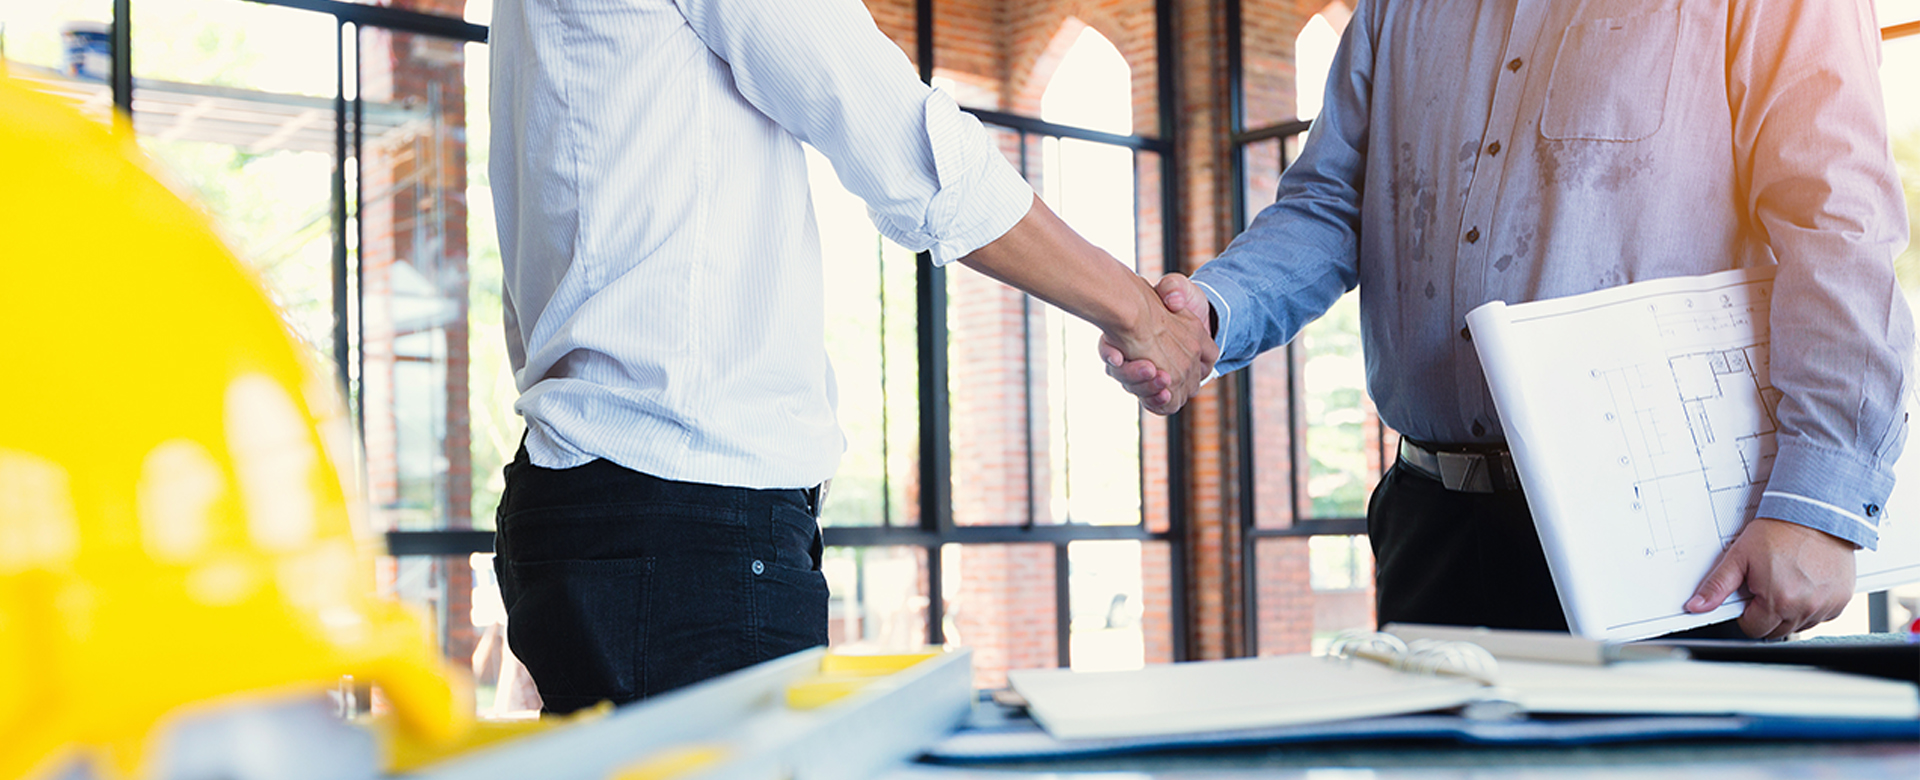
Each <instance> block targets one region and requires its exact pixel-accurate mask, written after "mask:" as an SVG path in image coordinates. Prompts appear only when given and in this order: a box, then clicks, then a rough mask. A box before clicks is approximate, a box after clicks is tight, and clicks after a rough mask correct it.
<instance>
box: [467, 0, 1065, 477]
mask: <svg viewBox="0 0 1920 780" xmlns="http://www.w3.org/2000/svg"><path fill="white" fill-rule="evenodd" d="M491 38H492V40H491V49H492V51H491V56H492V62H491V68H492V89H493V95H492V106H491V118H492V143H493V145H492V159H491V160H490V164H489V168H488V170H489V173H490V175H491V177H492V184H493V195H494V203H495V210H496V214H497V219H498V224H499V233H500V248H501V256H502V259H503V261H504V263H505V273H506V275H505V285H504V287H505V298H506V340H507V350H508V354H509V357H510V358H511V360H512V366H513V370H514V378H515V381H516V382H517V384H518V386H519V389H520V393H521V395H520V398H519V400H518V401H517V403H515V405H514V408H515V409H516V410H517V411H519V413H520V414H521V415H523V416H524V417H525V418H526V420H527V426H528V433H527V441H526V446H527V450H528V454H529V456H530V457H531V458H532V461H533V462H534V463H535V464H537V465H540V466H545V467H549V468H564V467H569V466H575V465H579V464H582V463H585V462H587V461H589V460H592V459H595V458H604V459H607V460H610V461H613V462H615V463H618V464H620V465H622V466H625V467H627V468H630V469H635V470H638V471H642V472H646V473H649V474H652V475H655V476H659V477H664V478H667V479H674V480H681V481H690V482H701V483H707V484H718V485H732V486H743V487H755V488H791V487H805V486H811V485H815V484H818V483H820V482H821V481H822V480H825V479H827V478H828V477H830V476H832V474H833V472H834V470H835V469H836V468H837V466H838V463H839V458H840V454H841V452H842V451H843V450H844V449H845V439H844V438H843V437H842V435H841V432H840V429H839V426H838V422H837V420H836V418H835V413H834V404H835V391H834V385H833V373H832V368H831V367H830V366H829V365H828V362H827V356H826V350H825V345H824V336H823V329H824V313H823V311H822V308H823V305H824V304H823V284H824V283H823V281H822V272H821V263H822V258H821V250H820V242H819V235H818V229H817V228H816V227H815V224H814V218H813V208H812V203H811V201H810V198H809V194H808V182H807V174H806V161H805V157H804V152H803V149H802V146H801V144H802V142H805V143H807V144H811V145H812V146H814V147H815V148H817V149H818V150H820V152H821V153H822V154H824V155H825V156H826V157H827V158H828V159H829V160H830V161H831V162H832V163H833V167H834V170H835V172H836V174H837V175H838V177H839V179H840V181H841V183H842V184H844V185H845V186H846V187H847V189H848V190H850V191H852V192H853V193H854V194H856V195H858V196H860V197H861V198H862V199H863V200H864V201H865V202H866V203H867V205H868V207H869V208H870V210H871V216H872V218H873V221H874V224H875V225H876V226H877V227H878V228H879V230H880V232H881V233H883V234H885V235H886V236H887V237H888V238H890V239H892V240H893V241H894V242H896V243H899V244H901V245H903V246H905V247H907V248H908V249H912V250H916V251H919V250H930V251H931V252H932V254H933V259H934V261H935V262H936V263H945V262H948V261H951V260H953V259H956V258H959V257H961V256H963V255H966V254H968V253H971V252H972V251H973V250H975V249H977V248H979V247H981V246H983V245H985V244H987V243H989V242H991V241H992V240H994V239H996V238H998V237H1000V236H1001V235H1002V234H1004V233H1006V231H1007V230H1009V229H1010V228H1011V227H1012V226H1013V225H1014V224H1015V223H1016V222H1018V221H1019V220H1020V219H1021V218H1022V217H1024V216H1025V215H1026V213H1027V210H1028V208H1029V207H1030V206H1031V205H1032V202H1033V189H1032V188H1031V187H1030V186H1028V185H1027V184H1026V182H1025V181H1024V180H1022V179H1021V178H1020V176H1019V174H1017V173H1016V172H1014V170H1013V168H1012V167H1011V166H1010V165H1008V163H1007V161H1006V159H1005V158H1004V157H1003V156H1002V155H1001V154H1000V153H999V152H998V150H997V149H996V148H995V147H994V146H993V145H992V144H991V143H990V141H989V138H988V136H987V135H986V132H985V130H984V129H982V128H981V126H980V124H979V122H978V121H976V120H975V119H974V118H973V117H971V116H969V115H967V114H965V113H963V112H961V111H960V110H959V107H958V106H956V105H955V104H954V102H953V100H952V99H951V98H949V97H948V96H947V95H946V94H945V93H942V92H938V91H934V90H931V89H929V88H928V87H927V86H926V85H924V84H922V83H921V82H920V81H918V80H917V79H916V78H915V71H914V68H913V66H912V65H911V64H910V63H909V62H908V60H907V58H906V55H905V54H904V53H903V52H901V50H900V49H899V47H897V46H896V45H895V44H894V43H893V42H892V41H891V40H889V39H888V38H887V37H886V36H885V35H883V34H882V33H881V32H880V31H879V30H878V29H877V28H876V27H875V26H874V22H873V18H872V17H871V16H870V15H869V14H868V12H867V9H866V8H865V7H864V6H862V5H861V4H860V3H859V2H858V0H809V2H805V3H770V2H761V1H760V0H499V2H497V3H495V5H494V18H493V26H492V33H491ZM869 260H870V258H869Z"/></svg>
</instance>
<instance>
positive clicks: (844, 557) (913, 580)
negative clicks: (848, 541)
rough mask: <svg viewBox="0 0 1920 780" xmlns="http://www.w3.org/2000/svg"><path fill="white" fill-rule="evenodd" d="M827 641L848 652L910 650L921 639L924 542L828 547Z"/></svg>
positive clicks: (924, 631)
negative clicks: (907, 544) (907, 545)
mask: <svg viewBox="0 0 1920 780" xmlns="http://www.w3.org/2000/svg"><path fill="white" fill-rule="evenodd" d="M820 570H821V571H822V572H823V573H825V574H826V577H827V591H828V593H829V594H830V595H829V599H830V600H829V601H828V602H827V636H828V639H827V643H828V644H829V645H831V646H833V647H835V648H839V649H845V650H851V651H854V652H867V651H872V652H888V651H910V650H916V649H918V648H921V647H924V646H926V644H927V550H926V548H924V547H829V548H827V550H826V553H825V554H824V555H823V556H822V558H821V563H820Z"/></svg>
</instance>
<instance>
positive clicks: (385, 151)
mask: <svg viewBox="0 0 1920 780" xmlns="http://www.w3.org/2000/svg"><path fill="white" fill-rule="evenodd" d="M357 42H358V45H359V47H360V51H359V54H360V57H359V60H360V64H361V68H362V70H361V71H360V74H359V80H358V83H359V85H360V89H361V92H360V98H361V99H362V100H363V101H364V102H365V104H366V111H367V115H368V121H367V123H366V126H365V127H364V128H363V134H362V139H361V142H360V152H361V157H360V159H359V161H358V163H359V164H358V166H357V171H358V172H359V174H360V177H361V178H360V179H359V180H358V181H357V182H356V183H355V184H356V185H357V186H356V188H357V190H358V192H359V193H361V195H362V197H364V198H365V200H364V201H363V202H362V203H361V204H360V207H359V208H358V209H357V210H356V211H355V214H356V215H357V216H358V217H359V220H358V223H357V224H356V225H354V226H353V230H352V231H351V232H352V233H353V234H354V235H355V236H356V237H357V238H358V239H359V241H360V243H359V245H358V250H359V251H358V253H357V257H356V258H355V259H356V260H357V261H358V263H359V268H360V270H359V272H360V274H361V278H362V284H363V298H364V301H365V306H366V311H365V322H366V328H365V332H364V333H362V334H361V345H362V349H363V362H364V373H363V374H362V392H363V395H362V398H361V399H360V400H361V402H362V405H363V409H364V413H365V420H364V424H365V427H366V450H367V469H368V477H369V486H370V493H371V497H372V500H373V504H374V506H375V509H376V516H377V517H378V518H379V519H380V520H381V521H382V522H383V523H385V525H386V527H405V528H409V529H429V528H471V527H473V519H474V513H473V497H474V491H473V484H472V482H473V478H472V475H473V465H474V464H473V448H472V426H471V421H470V416H471V413H472V410H471V406H470V404H471V401H472V395H471V393H470V390H469V388H470V384H469V382H470V378H471V374H470V372H471V371H472V369H473V365H472V363H473V360H472V358H473V355H472V350H473V348H474V346H475V345H476V344H483V343H484V344H486V345H488V347H487V348H489V349H491V348H492V346H491V345H492V344H493V343H494V342H495V341H497V340H498V338H499V330H498V329H497V328H495V329H493V330H490V331H488V332H485V333H481V334H476V333H475V332H474V331H473V329H472V325H473V323H472V322H471V321H470V320H469V311H470V306H471V305H472V303H473V293H472V289H471V286H470V284H469V259H470V254H471V253H470V246H469V243H468V236H469V233H468V230H469V214H468V204H469V196H470V193H469V191H468V182H467V179H468V171H469V170H470V161H469V156H468V150H469V143H470V141H471V140H472V139H473V138H474V134H473V133H470V132H468V128H467V126H466V123H467V121H468V117H469V113H470V112H469V108H468V101H467V93H466V84H467V78H468V71H469V65H468V62H467V57H468V56H469V49H468V45H467V44H464V43H462V42H459V41H454V40H450V39H445V38H438V37H434V36H424V35H414V34H411V33H403V32H395V31H391V30H386V29H380V28H364V29H361V30H360V31H359V35H358V38H357ZM472 54H473V55H474V56H476V57H483V56H484V50H482V49H480V48H478V47H474V48H473V49H472ZM480 72H482V71H479V70H476V71H475V76H476V77H477V76H478V75H479V73H480ZM376 116H386V117H389V118H390V119H394V120H401V119H402V118H403V117H404V121H391V122H376V121H375V120H374V117H376ZM486 235H487V237H488V239H491V237H492V231H491V230H490V229H488V230H487V231H486ZM483 251H495V252H497V250H490V249H486V250H483ZM489 308H491V307H489ZM487 316H489V317H493V318H497V317H498V313H497V311H489V312H488V315H487ZM495 321H496V322H497V321H498V320H497V319H495ZM482 339H484V341H483V340H482ZM502 349H504V348H503V347H502ZM495 365H497V362H495ZM487 519H488V520H489V521H490V520H491V517H490V516H489V517H488V518H487Z"/></svg>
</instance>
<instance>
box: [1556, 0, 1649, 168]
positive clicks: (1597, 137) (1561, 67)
mask: <svg viewBox="0 0 1920 780" xmlns="http://www.w3.org/2000/svg"><path fill="white" fill-rule="evenodd" d="M1679 30H1680V9H1679V7H1678V6H1677V5H1675V6H1670V7H1668V8H1664V9H1662V10H1660V11H1656V12H1654V13H1649V14H1641V15H1636V16H1615V17H1609V18H1601V19H1589V20H1583V21H1579V22H1577V23H1575V24H1574V25H1573V26H1572V27H1569V28H1568V29H1567V31H1566V34H1565V35H1564V36H1563V37H1562V38H1561V40H1560V51H1559V53H1558V54H1556V55H1555V56H1554V61H1553V77H1552V79H1551V81H1549V82H1548V84H1547V100H1546V108H1545V109H1544V112H1543V115H1542V116H1541V118H1540V133H1541V135H1544V136H1546V137H1547V138H1550V139H1554V140H1574V139H1579V140H1590V141H1638V140H1640V139H1643V138H1646V137H1648V136H1651V135H1653V134H1654V133H1655V132H1658V131H1659V130H1660V124H1661V121H1662V119H1663V118H1664V115H1665V113H1666V104H1667V85H1668V82H1669V81H1670V80H1671V79H1672V77H1673V63H1674V60H1675V58H1676V57H1677V56H1678V46H1677V42H1678V38H1679Z"/></svg>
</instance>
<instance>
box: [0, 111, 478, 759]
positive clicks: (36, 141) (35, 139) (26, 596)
mask: <svg viewBox="0 0 1920 780" xmlns="http://www.w3.org/2000/svg"><path fill="white" fill-rule="evenodd" d="M144 164H145V162H144V159H143V158H142V157H141V156H140V154H139V153H138V152H137V151H136V150H135V149H134V148H133V146H132V141H131V134H129V133H124V132H122V133H117V134H110V133H108V132H107V130H106V128H104V127H101V126H99V125H97V124H94V123H92V122H90V121H88V120H86V119H84V118H82V117H81V116H80V115H78V114H77V113H75V112H74V111H72V110H70V109H69V108H67V107H65V106H62V105H60V104H57V103H55V102H54V101H53V100H51V99H49V98H46V97H44V96H42V95H40V94H37V93H34V92H31V91H29V90H28V89H26V88H24V87H22V86H20V85H18V84H15V83H12V82H10V81H9V80H8V79H6V78H5V77H3V76H0V171H4V176H3V177H0V334H4V336H0V338H3V339H4V342H3V343H4V344H5V346H4V347H0V364H4V366H5V373H4V375H0V413H3V414H4V415H5V417H4V419H0V735H4V736H0V778H13V777H22V776H34V775H40V774H44V773H50V772H52V771H55V770H56V769H58V768H60V767H61V766H63V765H64V764H65V762H67V761H69V760H71V759H73V758H75V757H78V756H81V755H87V756H89V757H103V756H100V755H99V754H100V753H101V752H105V753H106V754H107V756H104V757H108V758H109V759H110V760H108V761H106V762H103V764H102V765H97V766H96V769H101V770H108V771H118V772H121V773H123V774H135V773H137V772H138V770H139V768H140V766H141V761H142V758H141V755H142V753H143V752H144V751H145V749H146V748H145V743H146V742H147V739H148V735H149V734H150V733H151V732H153V730H154V729H155V726H156V725H158V724H160V723H161V722H162V721H163V720H164V719H165V718H166V717H167V715H168V714H169V713H170V712H175V711H177V710H179V709H180V708H181V707H183V705H188V704H192V703H198V702H207V701H220V700H227V699H230V698H231V697H234V696H236V695H255V696H258V695H263V694H288V693H305V694H307V695H312V694H313V693H314V692H317V691H320V690H323V689H327V688H330V687H332V686H334V685H335V684H337V683H338V681H339V680H340V677H341V676H342V675H345V674H352V675H354V676H355V678H356V679H360V680H368V679H370V680H372V681H374V682H375V683H377V684H379V685H380V686H381V688H382V689H383V691H384V692H385V693H386V696H387V699H388V700H389V701H390V702H391V703H392V706H393V710H394V714H395V715H396V716H397V719H398V721H399V725H400V726H401V727H402V728H403V729H404V730H407V731H410V732H411V733H412V735H413V736H414V737H416V738H421V739H425V740H427V741H429V742H433V741H443V740H448V739H451V738H452V737H454V736H455V735H456V733H457V732H458V731H459V730H461V729H462V728H464V725H465V723H466V720H465V717H463V713H471V705H470V704H469V703H468V701H467V700H466V698H463V691H464V690H465V689H464V687H463V683H460V682H458V681H459V680H460V678H459V677H457V676H454V673H453V672H451V671H450V670H449V669H448V668H447V666H446V664H444V663H443V662H442V660H441V659H440V657H439V655H438V653H437V652H435V650H434V648H433V645H432V640H431V638H430V636H429V635H428V633H427V632H426V631H425V629H424V628H423V627H422V624H421V623H420V621H418V620H416V619H414V618H413V617H412V616H411V615H410V614H407V613H405V612H404V611H403V610H402V608H401V607H400V605H398V604H397V603H393V602H389V601H381V600H377V599H376V598H374V597H373V595H372V590H373V576H372V569H371V564H372V561H371V558H369V557H368V556H366V555H365V551H366V550H367V548H368V545H367V544H365V542H366V541H367V540H366V538H365V537H364V536H363V537H362V538H360V540H359V541H358V542H357V541H356V535H355V533H354V530H353V528H352V525H353V524H352V522H351V521H350V518H349V515H350V514H354V515H358V511H357V510H355V511H352V512H350V511H349V508H350V506H351V504H350V503H349V501H348V500H347V496H348V495H349V493H348V492H347V491H346V490H344V489H343V487H342V481H341V474H342V473H345V472H343V468H342V466H341V464H343V463H344V462H345V460H346V459H347V458H349V457H350V453H349V451H348V448H349V447H350V446H351V431H350V429H349V428H348V426H347V421H346V418H345V416H344V414H343V412H342V409H341V405H340V402H339V399H338V394H337V393H336V392H335V390H334V387H333V385H332V384H331V382H330V380H328V379H326V378H323V376H322V375H321V374H322V372H318V371H315V370H313V369H312V366H311V365H310V363H311V361H310V360H309V359H307V358H305V357H303V353H302V352H301V349H300V348H299V347H297V346H296V345H295V343H294V341H293V339H292V338H291V337H290V335H289V334H288V331H287V329H286V327H285V326H284V325H283V324H282V322H281V320H280V319H279V318H278V317H277V316H276V314H275V312H274V310H273V308H272V306H271V304H269V302H268V300H267V298H266V296H265V294H264V293H263V292H262V290H261V288H260V286H259V284H258V283H257V282H256V281H255V280H254V279H253V277H252V276H251V274H250V273H248V272H246V271H244V270H242V268H241V267H240V265H239V264H238V263H237V262H236V261H235V260H234V258H233V256H232V255H231V254H230V253H229V252H228V251H227V250H226V248H225V247H224V246H223V245H222V244H221V242H220V241H219V240H218V239H217V238H216V237H215V235H214V234H213V233H212V232H211V231H210V230H209V228H208V226H207V220H206V218H205V217H204V216H203V215H202V214H201V213H199V212H197V211H196V210H195V209H193V208H192V207H189V206H188V205H187V204H185V203H183V202H182V201H181V200H180V199H179V198H177V197H175V196H174V195H173V194H172V193H171V192H169V191H168V190H167V189H166V188H165V187H163V186H162V185H161V184H160V183H159V182H158V181H156V180H155V179H154V177H153V176H152V175H150V174H149V173H148V172H147V171H146V170H145V169H144V168H143V165H144Z"/></svg>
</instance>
